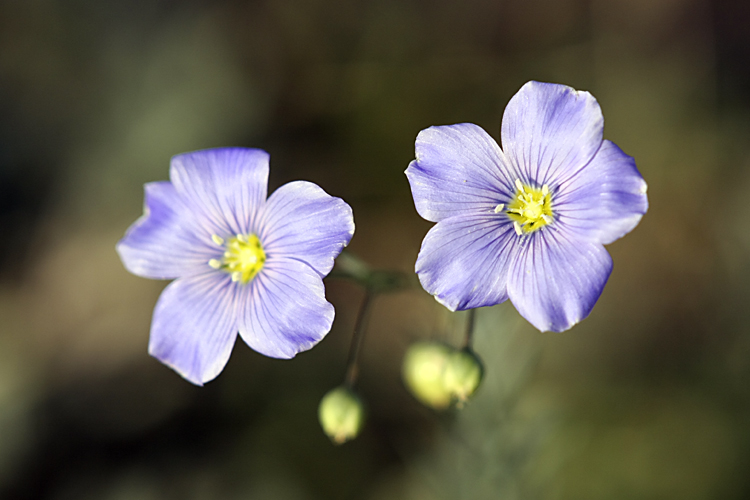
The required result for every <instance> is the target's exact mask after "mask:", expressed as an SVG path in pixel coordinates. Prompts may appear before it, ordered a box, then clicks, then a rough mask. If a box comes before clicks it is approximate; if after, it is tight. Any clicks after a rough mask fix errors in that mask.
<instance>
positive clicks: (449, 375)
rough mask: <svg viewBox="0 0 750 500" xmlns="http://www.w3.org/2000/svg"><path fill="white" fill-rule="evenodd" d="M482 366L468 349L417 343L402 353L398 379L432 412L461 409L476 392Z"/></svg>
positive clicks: (480, 379) (432, 343)
mask: <svg viewBox="0 0 750 500" xmlns="http://www.w3.org/2000/svg"><path fill="white" fill-rule="evenodd" d="M482 374H483V369H482V363H481V362H480V361H479V358H478V357H477V355H476V354H474V353H473V352H471V351H470V350H468V349H464V350H457V349H455V348H453V347H450V346H447V345H445V344H440V343H437V342H417V343H415V344H413V345H412V346H411V347H409V349H408V350H407V351H406V355H405V356H404V364H403V367H402V376H403V379H404V383H405V384H406V387H407V388H408V389H409V391H410V392H411V393H412V394H413V395H414V397H415V398H417V399H418V400H419V401H420V402H421V403H422V404H424V405H426V406H429V407H431V408H434V409H436V410H444V409H446V408H448V407H450V406H452V405H456V406H457V407H459V408H460V407H462V406H463V405H464V404H465V403H466V402H467V401H468V400H469V399H470V398H471V396H472V395H473V394H474V393H475V392H476V390H477V389H478V388H479V384H480V383H481V381H482Z"/></svg>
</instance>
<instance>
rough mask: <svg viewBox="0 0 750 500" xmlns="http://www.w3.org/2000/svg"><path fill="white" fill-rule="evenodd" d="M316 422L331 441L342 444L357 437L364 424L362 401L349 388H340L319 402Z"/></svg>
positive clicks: (333, 390)
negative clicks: (318, 422)
mask: <svg viewBox="0 0 750 500" xmlns="http://www.w3.org/2000/svg"><path fill="white" fill-rule="evenodd" d="M318 420H319V421H320V426H321V427H323V432H325V433H326V434H327V435H328V437H329V438H331V441H333V442H334V443H335V444H343V443H345V442H347V441H349V440H350V439H354V438H355V437H357V436H358V435H359V433H360V431H361V430H362V427H363V425H364V423H365V407H364V405H363V404H362V400H361V399H360V398H359V397H358V396H357V395H356V394H355V393H354V392H353V391H352V390H351V389H349V388H347V387H345V386H340V387H337V388H335V389H332V390H330V391H328V393H327V394H326V395H325V396H323V399H321V400H320V405H319V406H318Z"/></svg>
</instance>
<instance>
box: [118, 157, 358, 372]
mask: <svg viewBox="0 0 750 500" xmlns="http://www.w3.org/2000/svg"><path fill="white" fill-rule="evenodd" d="M268 161H269V157H268V154H267V153H266V152H264V151H261V150H258V149H241V148H223V149H212V150H205V151H196V152H193V153H186V154H182V155H178V156H175V157H174V158H172V162H171V167H170V179H171V181H169V182H166V181H165V182H153V183H150V184H146V186H145V198H146V200H145V208H144V214H143V216H142V217H141V218H140V219H139V220H137V221H136V222H135V223H134V224H133V225H132V226H131V227H130V228H129V229H128V231H127V233H126V234H125V237H124V238H123V239H122V240H120V242H119V243H118V245H117V251H118V253H119V254H120V258H121V259H122V262H123V264H124V265H125V267H126V268H127V269H128V270H129V271H130V272H131V273H133V274H136V275H138V276H142V277H144V278H152V279H174V280H175V281H173V282H172V283H170V284H169V285H168V286H167V287H166V288H165V289H164V292H163V293H162V294H161V296H160V297H159V300H158V302H157V304H156V308H155V310H154V314H153V319H152V323H151V336H150V340H149V353H150V354H151V355H152V356H154V357H156V358H157V359H159V360H160V361H162V362H163V363H165V364H166V365H168V366H170V367H172V368H173V369H174V370H175V371H177V373H179V374H180V375H182V376H183V377H184V378H186V379H187V380H189V381H190V382H192V383H194V384H197V385H202V384H203V383H205V382H207V381H209V380H212V379H213V378H215V377H216V376H217V375H218V374H219V373H220V372H221V370H222V369H223V368H224V366H225V365H226V363H227V360H228V359H229V355H230V353H231V351H232V347H233V346H234V342H235V339H236V337H237V333H238V332H239V335H240V337H242V339H243V340H244V341H245V342H246V343H247V345H249V346H250V347H251V348H253V349H255V350H256V351H258V352H259V353H261V354H265V355H266V356H271V357H275V358H291V357H293V356H294V355H295V354H297V353H298V352H300V351H304V350H307V349H310V348H311V347H312V346H314V345H315V344H316V343H317V342H318V341H320V340H321V339H322V338H323V337H324V336H325V335H326V333H328V331H329V330H330V328H331V324H332V322H333V316H334V310H333V306H332V305H331V304H330V303H329V302H327V301H326V299H325V290H324V288H323V277H324V276H325V275H327V274H328V273H329V272H330V271H331V268H332V267H333V261H334V259H335V258H336V256H337V255H338V254H339V253H340V252H341V250H342V249H343V248H344V247H345V246H346V245H347V244H348V243H349V240H350V239H351V237H352V235H353V233H354V220H353V218H352V211H351V208H350V207H349V205H347V204H346V203H345V202H344V201H343V200H341V199H340V198H334V197H332V196H329V195H328V194H327V193H326V192H325V191H323V190H322V189H321V188H320V187H318V186H316V185H315V184H312V183H310V182H305V181H295V182H290V183H288V184H285V185H284V186H281V187H280V188H279V189H277V190H276V192H274V193H273V194H272V195H271V196H270V197H268V199H266V194H267V184H268Z"/></svg>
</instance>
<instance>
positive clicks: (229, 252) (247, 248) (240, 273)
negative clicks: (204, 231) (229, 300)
mask: <svg viewBox="0 0 750 500" xmlns="http://www.w3.org/2000/svg"><path fill="white" fill-rule="evenodd" d="M211 239H212V240H213V242H214V243H216V244H217V245H223V246H224V255H223V256H222V257H221V260H219V259H211V260H209V261H208V265H209V266H211V267H213V268H214V269H220V270H222V271H224V272H226V273H229V274H231V275H232V281H238V282H240V283H242V284H243V285H246V284H247V283H249V282H250V280H252V279H253V278H254V277H255V275H256V274H258V272H259V271H260V270H261V269H263V264H265V263H266V252H264V251H263V245H261V244H260V239H258V237H257V236H255V235H254V234H249V235H244V234H238V235H237V236H234V237H232V238H229V239H228V240H226V241H224V238H222V237H220V236H218V235H213V236H211Z"/></svg>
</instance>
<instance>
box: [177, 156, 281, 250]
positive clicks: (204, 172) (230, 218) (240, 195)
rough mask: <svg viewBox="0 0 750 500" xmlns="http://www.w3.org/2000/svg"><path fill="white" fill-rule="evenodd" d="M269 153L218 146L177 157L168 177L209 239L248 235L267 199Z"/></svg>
mask: <svg viewBox="0 0 750 500" xmlns="http://www.w3.org/2000/svg"><path fill="white" fill-rule="evenodd" d="M268 162H269V156H268V153H266V152H265V151H262V150H260V149H247V148H217V149H205V150H202V151H195V152H192V153H184V154H181V155H177V156H174V157H173V158H172V162H171V165H170V173H169V177H170V179H171V180H172V183H173V184H174V186H175V188H176V189H177V192H178V193H180V195H181V196H182V197H183V198H184V199H185V202H186V204H187V205H188V206H189V207H190V208H191V209H192V210H193V211H194V212H195V213H196V215H197V216H198V217H197V222H198V223H199V224H200V225H201V227H202V228H203V233H204V236H205V237H206V238H209V239H210V237H211V234H218V236H221V237H222V238H225V237H227V236H232V235H237V234H247V233H249V232H251V230H252V228H253V227H254V226H255V217H256V214H257V213H258V211H259V210H260V207H261V206H262V205H263V203H264V202H265V201H266V193H267V189H268V168H269V166H268Z"/></svg>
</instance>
